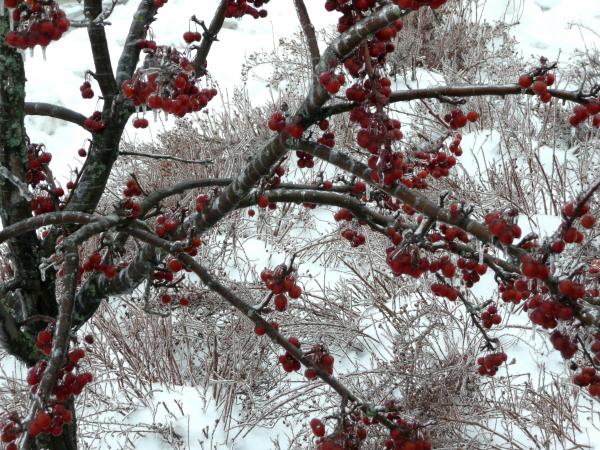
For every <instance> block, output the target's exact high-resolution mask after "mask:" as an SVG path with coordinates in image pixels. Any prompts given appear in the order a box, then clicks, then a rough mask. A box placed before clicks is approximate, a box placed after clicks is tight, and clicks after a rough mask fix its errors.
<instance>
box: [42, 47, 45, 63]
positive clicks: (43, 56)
mask: <svg viewBox="0 0 600 450" xmlns="http://www.w3.org/2000/svg"><path fill="white" fill-rule="evenodd" d="M42 58H44V61H46V46H44V47H42Z"/></svg>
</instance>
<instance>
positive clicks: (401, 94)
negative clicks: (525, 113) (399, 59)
mask: <svg viewBox="0 0 600 450" xmlns="http://www.w3.org/2000/svg"><path fill="white" fill-rule="evenodd" d="M548 92H549V93H550V94H552V97H554V98H558V99H561V100H566V101H570V102H573V103H582V104H585V103H587V101H586V100H585V99H584V98H583V97H582V96H581V95H580V92H579V91H565V90H561V89H548ZM506 95H536V94H535V92H533V91H532V90H531V89H523V88H522V87H521V86H519V85H518V84H504V85H489V86H487V85H466V86H436V87H430V88H424V89H406V90H402V91H395V92H392V95H390V98H389V100H388V103H390V104H391V103H397V102H408V101H411V100H418V99H439V98H444V97H448V98H462V97H483V96H501V97H504V96H506ZM355 106H356V104H354V103H338V104H336V105H331V106H328V107H325V108H323V117H329V116H333V115H336V114H342V113H345V112H348V111H350V110H351V109H352V108H354V107H355Z"/></svg>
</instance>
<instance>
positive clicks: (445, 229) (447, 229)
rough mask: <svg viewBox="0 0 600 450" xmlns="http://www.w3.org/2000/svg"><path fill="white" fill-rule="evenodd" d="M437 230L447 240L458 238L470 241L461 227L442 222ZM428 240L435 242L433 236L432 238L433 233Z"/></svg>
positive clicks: (466, 242)
mask: <svg viewBox="0 0 600 450" xmlns="http://www.w3.org/2000/svg"><path fill="white" fill-rule="evenodd" d="M439 230H440V232H441V233H442V235H441V236H442V237H443V238H444V239H445V240H446V241H448V242H452V241H454V240H455V239H458V240H459V241H461V242H464V243H465V244H468V243H469V241H470V239H469V235H468V234H467V233H466V232H465V231H464V230H462V229H461V228H458V227H452V226H449V225H446V224H445V223H443V224H441V225H440V226H439ZM430 240H431V241H432V242H435V238H433V235H432V236H431V237H430Z"/></svg>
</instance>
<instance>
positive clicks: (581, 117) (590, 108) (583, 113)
mask: <svg viewBox="0 0 600 450" xmlns="http://www.w3.org/2000/svg"><path fill="white" fill-rule="evenodd" d="M598 113H600V101H598V100H596V99H594V100H591V101H590V102H588V103H587V104H585V105H575V106H574V107H573V115H572V116H571V117H569V123H570V124H571V125H572V126H574V127H576V126H579V124H581V123H583V122H585V121H586V120H587V119H588V118H590V117H591V118H592V126H594V127H600V114H598Z"/></svg>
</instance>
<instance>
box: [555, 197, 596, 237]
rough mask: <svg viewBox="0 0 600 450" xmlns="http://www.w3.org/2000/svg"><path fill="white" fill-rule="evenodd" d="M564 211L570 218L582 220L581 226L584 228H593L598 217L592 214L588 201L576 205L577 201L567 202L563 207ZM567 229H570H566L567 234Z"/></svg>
mask: <svg viewBox="0 0 600 450" xmlns="http://www.w3.org/2000/svg"><path fill="white" fill-rule="evenodd" d="M562 213H563V215H564V216H565V217H567V218H569V219H577V218H579V219H580V221H581V226H582V227H583V228H587V229H590V228H593V227H594V225H595V224H596V218H595V217H594V216H593V215H591V214H590V206H589V205H588V204H587V203H584V204H582V205H576V204H575V203H567V204H566V205H565V206H564V207H563V209H562ZM567 231H569V229H567V230H565V232H564V234H565V235H566V234H567ZM565 241H566V239H565ZM567 242H568V241H567Z"/></svg>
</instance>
